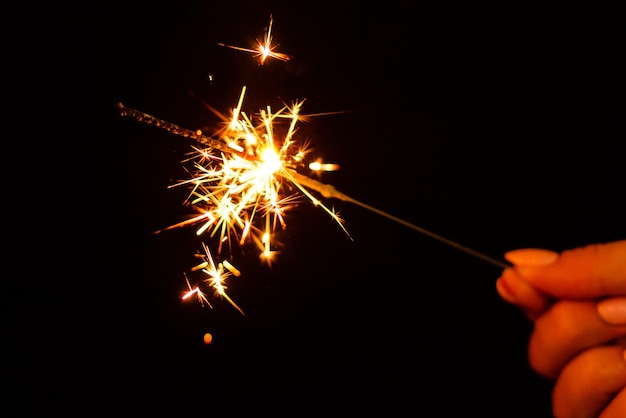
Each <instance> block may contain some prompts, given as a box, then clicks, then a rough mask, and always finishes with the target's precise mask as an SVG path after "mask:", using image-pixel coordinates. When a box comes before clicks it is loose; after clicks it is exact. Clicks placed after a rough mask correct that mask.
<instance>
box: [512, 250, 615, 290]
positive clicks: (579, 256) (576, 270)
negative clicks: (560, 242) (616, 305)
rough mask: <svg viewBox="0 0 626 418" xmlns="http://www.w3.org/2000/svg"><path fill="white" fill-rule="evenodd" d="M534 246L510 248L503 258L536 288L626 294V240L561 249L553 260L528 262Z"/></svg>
mask: <svg viewBox="0 0 626 418" xmlns="http://www.w3.org/2000/svg"><path fill="white" fill-rule="evenodd" d="M533 251H535V253H536V250H530V249H529V250H527V249H522V250H513V251H509V252H508V253H506V254H505V258H506V259H507V260H508V261H510V262H511V263H513V265H514V269H515V271H516V272H517V274H518V275H519V276H520V277H521V278H523V279H524V280H526V281H527V282H528V283H529V284H531V285H532V286H534V287H535V288H537V289H538V290H540V291H542V292H544V293H546V294H548V295H550V296H553V297H556V298H569V299H571V298H586V299H588V298H596V297H602V296H618V295H626V240H622V241H614V242H608V243H603V244H590V245H587V246H584V247H580V248H574V249H571V250H566V251H563V252H562V253H560V254H558V256H557V257H556V258H555V259H554V261H553V262H551V263H549V264H544V265H541V263H533V262H527V261H526V260H525V259H526V258H528V257H526V254H530V253H532V252H533Z"/></svg>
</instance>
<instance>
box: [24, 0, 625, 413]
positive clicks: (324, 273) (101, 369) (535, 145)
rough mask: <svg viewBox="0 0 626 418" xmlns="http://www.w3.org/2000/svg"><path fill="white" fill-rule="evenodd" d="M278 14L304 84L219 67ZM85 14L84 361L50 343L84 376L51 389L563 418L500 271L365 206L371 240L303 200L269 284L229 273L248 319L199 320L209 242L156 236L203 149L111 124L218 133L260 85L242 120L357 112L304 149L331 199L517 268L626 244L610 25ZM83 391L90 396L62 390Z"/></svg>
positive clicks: (77, 345)
mask: <svg viewBox="0 0 626 418" xmlns="http://www.w3.org/2000/svg"><path fill="white" fill-rule="evenodd" d="M270 15H272V16H273V18H274V26H273V34H274V40H275V43H277V44H279V45H278V47H277V49H278V50H279V51H281V52H285V53H288V54H290V55H293V57H294V58H293V59H292V60H291V61H289V62H281V61H275V60H274V61H268V62H267V63H266V64H265V65H263V66H260V65H258V63H257V61H255V58H254V57H253V56H252V55H250V54H247V53H243V52H240V51H235V50H233V49H228V48H224V47H220V46H218V43H219V42H222V43H226V44H230V45H237V46H243V47H251V46H252V45H253V44H254V42H255V39H262V37H263V30H264V28H265V27H267V24H268V23H269V17H270ZM86 16H87V17H85V19H84V20H83V21H82V22H80V23H81V26H82V27H83V29H85V30H86V32H85V33H88V34H89V37H88V38H85V39H79V42H78V44H79V45H80V46H81V48H80V50H79V53H80V54H81V58H80V59H77V61H80V63H81V68H82V66H83V65H84V64H87V71H88V73H87V74H88V75H87V77H86V78H87V80H88V81H85V82H84V85H83V87H84V89H83V91H82V92H81V93H83V94H84V95H83V97H84V102H83V103H85V105H86V106H87V107H88V109H89V116H87V120H89V121H90V122H92V123H91V127H90V128H89V129H88V130H87V131H84V134H83V135H82V142H81V143H82V146H81V150H82V151H81V156H80V157H76V158H77V159H78V160H81V161H82V164H84V165H85V166H87V165H88V166H89V168H88V173H89V176H88V178H87V179H85V181H86V183H87V184H88V185H87V186H76V187H77V188H80V189H81V191H83V192H87V193H86V194H87V197H86V198H85V199H81V198H78V197H76V198H75V199H74V200H73V203H74V204H75V207H74V210H73V213H77V212H78V213H80V215H81V217H80V221H76V223H77V224H79V225H76V226H77V228H75V229H78V238H77V239H76V240H77V242H75V243H76V244H77V246H78V247H80V249H81V250H82V251H80V254H81V257H77V258H79V259H80V260H77V261H74V262H72V261H68V265H69V267H68V268H67V269H66V270H65V274H67V275H68V276H70V275H71V276H72V277H76V278H77V282H76V283H74V284H72V291H71V292H68V295H70V294H71V296H72V297H71V298H69V297H68V299H69V300H68V301H61V300H55V301H53V302H51V301H48V304H46V305H45V306H51V308H50V309H49V310H48V312H51V311H53V310H55V309H56V308H59V309H64V310H65V312H66V313H67V315H66V316H64V317H63V320H62V321H61V322H63V324H62V328H63V329H65V330H67V338H65V339H57V338H56V337H55V338H52V337H54V336H56V335H57V334H56V331H51V332H50V334H38V336H37V338H41V339H45V337H44V335H48V337H49V338H48V340H47V341H48V342H51V341H55V343H54V346H55V348H56V350H57V351H59V352H63V354H65V355H64V356H61V357H59V358H58V359H57V360H56V361H53V363H54V364H48V366H52V367H50V368H49V369H50V372H49V373H43V372H42V376H40V377H38V378H37V379H38V380H39V379H41V378H42V377H46V378H48V379H49V382H50V386H49V390H50V392H51V393H54V394H55V397H54V399H55V400H60V401H61V402H62V404H63V403H65V402H67V404H71V403H72V399H73V397H74V396H78V397H80V398H81V399H84V400H85V401H86V402H88V404H89V405H90V407H91V408H96V410H97V409H100V408H103V409H105V410H109V409H110V410H111V411H115V410H119V411H121V410H124V409H126V408H132V409H131V410H136V411H144V412H148V411H149V412H152V411H159V410H162V408H166V407H169V406H171V405H177V406H178V407H179V408H181V415H182V413H186V412H190V413H191V412H194V413H197V412H199V413H201V414H203V415H217V414H218V411H222V413H220V415H225V414H226V413H228V414H233V415H242V414H244V413H245V412H248V411H254V412H267V413H274V414H281V415H282V414H283V413H284V414H286V415H289V416H300V415H304V414H306V413H312V412H320V413H324V414H325V415H346V414H350V415H357V414H361V413H364V412H370V413H377V412H380V413H381V414H385V415H395V414H396V412H394V411H408V413H410V414H412V415H418V416H443V415H445V416H453V415H456V416H459V415H464V414H476V415H479V416H507V417H513V416H520V417H529V416H533V417H541V416H549V415H550V403H549V399H550V388H551V383H550V382H548V381H546V380H544V379H542V378H541V377H539V376H537V375H535V374H534V373H533V372H532V371H531V370H530V368H529V366H528V364H527V360H526V351H525V350H526V341H527V338H528V335H529V333H530V331H531V325H530V323H528V321H526V319H525V318H524V317H523V315H522V314H521V313H520V312H519V311H518V310H516V309H515V308H514V307H512V306H510V305H508V304H506V303H505V302H503V301H502V300H501V299H500V298H499V296H498V295H497V293H496V291H495V286H494V282H495V279H496V278H497V277H498V276H499V274H500V268H499V267H497V266H494V265H492V264H490V263H487V262H485V261H483V260H480V259H477V258H474V257H471V256H470V255H468V254H466V253H464V252H461V251H458V250H457V249H454V248H452V247H450V246H447V245H444V244H442V243H440V242H439V241H436V240H433V239H432V238H429V237H426V236H424V235H422V234H420V233H418V232H416V231H413V230H411V229H409V228H406V227H405V226H402V225H400V224H398V223H395V222H393V221H391V220H389V219H387V218H384V217H381V216H379V215H377V214H374V213H372V212H369V211H367V210H365V209H363V208H361V207H359V206H356V205H352V204H350V203H346V202H341V201H330V202H327V203H328V204H329V206H332V207H334V208H335V209H336V210H338V211H339V212H340V214H341V215H342V217H343V218H344V219H345V220H346V221H347V228H348V231H349V233H350V236H351V237H352V239H350V238H348V237H347V236H346V234H344V233H343V232H342V231H341V229H340V228H339V227H338V226H337V225H336V224H335V223H333V221H332V220H331V219H330V218H329V217H328V215H327V214H326V213H324V212H323V211H322V210H320V209H319V208H316V207H314V206H313V205H311V204H307V203H305V204H302V205H300V206H299V207H298V208H296V209H295V210H293V211H291V212H289V213H288V216H287V230H286V231H285V232H284V233H283V234H282V235H281V236H280V240H281V242H282V243H283V244H284V247H283V248H282V251H281V253H280V254H279V256H278V258H277V261H276V263H275V264H274V265H273V266H272V267H268V266H266V265H264V264H262V263H260V262H259V261H258V258H257V256H256V254H254V253H252V252H250V251H249V250H244V251H243V252H240V253H237V252H235V254H234V255H233V263H234V264H235V265H236V266H237V267H239V269H240V270H241V271H242V273H243V274H242V276H241V277H240V278H233V279H231V281H230V282H229V294H230V295H231V297H232V298H233V299H234V300H235V301H236V302H237V303H238V305H239V306H241V308H242V309H243V310H244V311H245V313H246V316H245V317H244V316H242V315H241V314H239V313H238V312H237V311H236V310H235V309H233V308H232V307H231V306H230V305H229V304H228V303H227V302H226V301H223V300H219V299H214V298H213V299H211V303H212V305H213V309H210V308H208V307H204V308H202V307H201V306H200V305H199V304H196V303H192V302H182V301H181V298H180V297H181V294H182V292H184V290H185V289H186V284H185V281H184V276H183V272H185V271H188V269H189V268H190V267H191V266H192V265H194V263H195V261H196V260H195V258H194V257H193V254H194V253H195V252H197V251H200V250H201V241H200V240H199V239H198V238H197V237H195V235H194V230H193V228H189V229H179V230H174V231H170V232H167V233H163V234H160V235H154V232H155V231H156V230H159V229H161V228H164V227H166V226H169V225H171V224H173V223H176V222H178V221H180V220H181V219H183V218H184V217H185V216H186V215H189V212H188V208H186V207H185V206H184V205H183V202H184V199H185V196H186V191H185V190H183V189H171V188H168V186H170V185H171V184H173V183H174V182H175V181H177V180H180V179H181V178H183V177H184V176H185V172H184V170H183V167H182V164H181V161H182V160H183V159H184V158H185V156H186V153H188V152H189V151H190V147H191V146H192V145H193V144H192V143H191V142H190V141H189V140H187V139H185V138H182V137H179V136H176V135H172V134H171V133H169V132H167V131H165V130H162V129H159V128H157V127H155V126H150V125H146V124H143V123H141V122H139V121H137V120H135V119H133V118H130V117H126V118H125V117H122V116H120V114H119V112H118V111H117V109H116V108H115V104H116V103H117V102H122V103H124V104H125V105H126V106H129V107H132V108H135V109H138V110H141V111H144V112H147V113H150V114H152V115H154V116H157V117H159V118H162V119H165V120H168V121H170V122H173V123H176V124H178V125H180V126H182V127H185V128H189V129H198V128H200V129H203V130H210V129H212V128H214V127H215V125H216V123H217V122H218V121H217V119H216V118H215V115H213V114H212V113H211V112H210V111H209V110H208V109H207V107H206V106H205V104H209V105H211V106H213V107H215V108H217V109H219V110H221V111H223V112H227V111H228V110H229V109H230V108H232V107H233V106H234V105H235V104H236V102H237V99H238V98H239V93H240V91H241V88H242V86H244V85H245V86H247V89H248V90H247V91H248V93H247V96H246V102H245V105H244V108H246V110H247V111H248V112H249V113H254V112H256V111H257V110H258V109H260V108H262V107H265V106H266V105H271V106H272V107H273V108H275V109H276V108H278V107H280V106H281V104H282V103H283V102H284V103H290V102H293V101H295V100H303V99H306V101H305V105H304V113H320V112H335V111H348V112H346V113H341V114H335V115H329V116H320V117H316V118H313V119H312V120H311V122H310V123H307V124H303V125H301V130H300V131H299V135H301V138H302V139H303V140H309V141H310V142H311V144H312V145H314V147H315V148H314V153H315V155H319V156H320V157H322V158H323V159H324V160H327V161H331V162H337V163H339V164H340V165H341V169H340V171H338V172H333V173H325V174H324V175H323V176H322V177H321V178H320V180H321V181H323V182H325V183H329V184H333V185H334V186H335V187H336V188H337V189H338V190H340V191H342V192H343V193H345V194H347V195H349V196H351V197H352V198H355V199H357V200H359V201H362V202H364V203H366V204H369V205H372V206H374V207H376V208H378V209H380V210H383V211H386V212H388V213H390V214H392V215H394V216H397V217H399V218H401V219H404V220H406V221H408V222H411V223H414V224H416V225H419V226H420V227H423V228H426V229H428V230H430V231H433V232H435V233H437V234H440V235H442V236H444V237H446V238H448V239H451V240H454V241H457V242H459V243H461V244H462V245H465V246H467V247H470V248H473V249H474V250H477V251H479V252H481V253H484V254H487V255H488V256H490V257H493V258H495V259H498V260H502V259H503V258H502V256H503V254H504V253H505V252H506V251H508V250H511V249H514V248H521V247H541V248H548V249H553V250H557V251H558V250H563V249H566V248H571V247H575V246H580V245H584V244H587V243H591V242H604V241H610V240H616V239H623V238H624V233H625V230H626V229H625V227H624V226H625V225H624V209H625V205H624V203H623V190H624V189H623V181H624V174H623V173H624V170H623V162H624V154H623V150H624V147H623V141H624V138H625V133H626V132H625V129H624V124H623V122H624V119H623V115H624V106H623V97H624V96H623V93H624V90H623V89H622V88H621V79H622V78H623V74H624V72H623V67H620V61H621V60H622V59H623V58H624V49H623V40H624V39H623V37H622V35H621V30H622V28H623V25H624V20H623V15H622V14H620V13H619V11H618V10H617V8H616V7H614V6H611V5H610V4H609V5H607V4H601V5H597V3H594V4H593V5H592V4H591V3H589V4H588V5H587V6H586V7H584V8H583V7H580V8H577V7H575V6H571V5H570V6H569V7H568V8H560V7H550V6H545V5H543V6H541V7H535V6H532V5H529V4H526V5H519V6H510V5H507V6H504V5H500V6H493V5H487V4H484V5H481V4H476V3H475V2H466V4H462V5H453V4H441V5H437V6H435V5H432V4H430V3H424V4H422V3H420V2H413V3H412V4H411V5H407V6H401V5H400V4H395V2H384V3H377V4H371V5H365V3H362V4H356V3H355V4H353V5H348V4H343V3H334V2H315V3H312V2H311V3H306V2H305V3H302V2H300V3H278V2H231V3H220V4H212V2H186V1H183V2H170V3H169V4H168V3H166V2H159V3H153V2H147V1H146V2H141V1H130V2H125V3H123V4H115V3H113V4H109V5H106V6H105V5H102V7H101V8H99V7H98V6H95V5H93V6H92V8H91V10H90V13H89V14H87V15H86ZM78 106H81V105H78ZM86 153H89V154H91V155H90V156H87V155H86ZM76 176H77V174H76V173H73V174H72V178H74V179H76ZM70 194H72V193H71V192H70ZM76 195H77V196H78V193H77V194H76ZM86 202H88V203H86ZM77 219H78V218H77ZM245 251H247V252H245ZM244 252H245V253H244ZM70 260H72V258H71V257H70ZM60 286H61V285H60ZM38 321H39V323H38V324H36V327H38V328H39V329H41V330H43V329H51V330H58V329H59V328H61V325H60V324H59V323H58V322H57V320H56V319H55V320H52V319H49V318H47V317H46V315H45V314H44V315H42V316H41V317H40V318H39V319H38ZM53 322H54V323H53ZM46 325H50V327H47V326H46ZM57 327H58V328H57ZM23 332H24V331H23ZM41 332H43V331H41ZM207 332H209V333H211V334H212V335H213V338H214V340H213V343H212V344H211V345H209V346H206V345H204V344H203V342H202V337H203V335H204V333H207ZM65 343H67V344H65ZM48 349H50V347H48ZM46 350H47V349H43V348H42V351H46ZM62 358H63V359H67V360H61V359H62ZM44 369H45V370H48V368H44ZM76 369H78V371H80V373H79V374H78V375H77V376H76V377H74V378H72V379H70V380H71V381H72V383H73V384H76V383H77V384H78V386H79V387H80V388H81V390H79V391H75V389H74V388H72V389H70V388H69V387H66V386H65V384H63V383H61V382H62V381H63V380H62V379H61V377H62V376H63V374H64V373H65V372H69V370H76ZM48 379H44V380H46V381H48ZM24 381H25V382H28V383H29V384H30V383H32V382H31V381H30V378H28V377H26V378H25V380H24ZM72 386H74V385H72ZM72 393H73V394H74V395H71V394H72ZM22 394H23V395H24V396H25V397H26V398H28V399H30V398H31V397H33V398H36V397H35V395H34V394H33V392H32V391H31V390H29V389H27V386H25V388H24V390H23V391H22ZM17 403H18V402H16V404H17ZM429 411H430V412H429ZM433 411H439V412H433Z"/></svg>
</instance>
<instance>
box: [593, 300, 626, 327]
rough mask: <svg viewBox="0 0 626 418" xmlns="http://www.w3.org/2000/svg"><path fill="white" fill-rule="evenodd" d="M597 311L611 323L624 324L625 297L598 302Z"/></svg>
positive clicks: (625, 314)
mask: <svg viewBox="0 0 626 418" xmlns="http://www.w3.org/2000/svg"><path fill="white" fill-rule="evenodd" d="M597 308H598V313H599V314H600V317H602V319H604V321H605V322H607V323H609V324H612V325H626V297H615V298H609V299H604V300H602V301H600V302H598V305H597Z"/></svg>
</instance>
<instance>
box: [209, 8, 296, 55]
mask: <svg viewBox="0 0 626 418" xmlns="http://www.w3.org/2000/svg"><path fill="white" fill-rule="evenodd" d="M272 23H273V19H272V16H270V23H269V25H268V27H267V31H266V32H265V38H264V39H263V42H261V41H259V40H258V39H257V45H256V49H249V48H242V47H239V46H232V45H226V44H223V43H218V45H219V46H225V47H227V48H231V49H235V50H238V51H243V52H249V53H251V54H254V56H255V57H258V59H259V64H260V65H263V64H265V61H267V59H268V58H274V59H277V60H280V61H289V60H290V59H291V58H293V57H292V56H291V55H287V54H283V53H282V52H276V51H275V50H274V49H275V48H276V47H277V46H278V45H272Z"/></svg>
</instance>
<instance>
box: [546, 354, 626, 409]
mask: <svg viewBox="0 0 626 418" xmlns="http://www.w3.org/2000/svg"><path fill="white" fill-rule="evenodd" d="M625 387H626V358H625V357H624V350H623V348H621V347H618V346H599V347H594V348H591V349H589V350H586V351H584V352H582V353H581V354H580V355H578V356H577V357H576V358H574V359H573V360H572V361H571V362H569V363H568V364H567V366H565V368H564V369H563V371H562V373H561V374H560V375H559V377H558V379H557V381H556V383H555V386H554V390H553V392H552V409H553V413H554V416H555V417H556V418H589V417H602V418H617V417H624V416H625V414H624V413H625V412H626V409H625V407H626V389H624V388H625ZM603 410H604V411H603ZM601 411H603V412H602V413H601Z"/></svg>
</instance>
